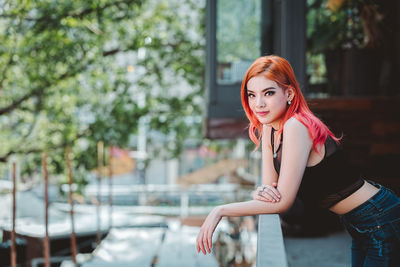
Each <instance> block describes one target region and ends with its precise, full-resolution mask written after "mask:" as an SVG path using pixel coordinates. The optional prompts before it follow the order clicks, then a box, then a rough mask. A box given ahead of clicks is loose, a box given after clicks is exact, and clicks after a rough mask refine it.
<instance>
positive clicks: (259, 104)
mask: <svg viewBox="0 0 400 267" xmlns="http://www.w3.org/2000/svg"><path fill="white" fill-rule="evenodd" d="M256 107H258V108H262V107H265V102H264V99H263V98H262V97H261V96H258V97H257V99H256Z"/></svg>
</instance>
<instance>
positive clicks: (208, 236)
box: [196, 207, 222, 255]
mask: <svg viewBox="0 0 400 267" xmlns="http://www.w3.org/2000/svg"><path fill="white" fill-rule="evenodd" d="M221 218H222V216H221V212H220V207H215V208H214V209H213V210H212V211H211V212H210V214H208V216H207V218H206V220H205V221H204V223H203V225H202V226H201V228H200V232H199V234H198V235H197V239H196V243H197V252H200V250H201V251H202V252H203V254H204V255H205V254H206V253H207V252H208V253H211V248H212V236H213V233H214V231H215V228H216V227H217V225H218V223H219V222H220V221H221Z"/></svg>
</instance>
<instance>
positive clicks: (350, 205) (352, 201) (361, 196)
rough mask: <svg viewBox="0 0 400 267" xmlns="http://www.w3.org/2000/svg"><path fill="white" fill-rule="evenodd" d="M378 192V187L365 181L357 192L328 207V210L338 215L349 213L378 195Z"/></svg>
mask: <svg viewBox="0 0 400 267" xmlns="http://www.w3.org/2000/svg"><path fill="white" fill-rule="evenodd" d="M378 191H379V188H378V187H376V186H374V185H372V184H371V183H370V182H368V181H365V182H364V184H363V185H362V186H361V187H360V188H359V189H358V190H357V191H355V192H354V193H352V194H351V195H350V196H348V197H346V198H345V199H343V200H341V201H339V202H338V203H336V204H335V205H333V206H332V207H330V208H329V210H330V211H332V212H334V213H336V214H339V215H343V214H346V213H349V212H351V211H353V210H355V209H356V208H357V207H360V205H362V204H363V203H365V202H366V201H367V200H369V199H371V198H372V197H373V196H374V195H376V194H377V193H378Z"/></svg>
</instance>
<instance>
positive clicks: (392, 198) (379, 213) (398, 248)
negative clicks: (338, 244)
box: [341, 181, 400, 267]
mask: <svg viewBox="0 0 400 267" xmlns="http://www.w3.org/2000/svg"><path fill="white" fill-rule="evenodd" d="M368 182H369V183H372V184H373V185H375V186H376V187H377V188H379V191H378V192H377V193H376V194H375V195H374V196H373V197H371V198H370V199H369V200H367V201H366V202H364V203H363V204H361V205H360V206H358V207H357V208H355V209H354V210H352V211H350V212H348V213H346V214H344V215H342V216H341V218H342V221H343V224H344V226H345V227H346V229H347V231H348V232H349V233H350V235H351V237H352V239H353V240H352V246H351V266H352V267H374V266H380V267H383V266H385V267H399V266H400V198H399V197H398V196H396V195H395V194H394V193H393V192H392V191H391V190H390V189H388V188H385V187H383V186H381V185H379V184H375V183H373V182H371V181H368Z"/></svg>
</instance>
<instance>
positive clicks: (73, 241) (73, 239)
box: [65, 146, 76, 266]
mask: <svg viewBox="0 0 400 267" xmlns="http://www.w3.org/2000/svg"><path fill="white" fill-rule="evenodd" d="M69 155H70V148H69V146H67V148H66V150H65V158H66V160H67V169H68V178H69V179H68V183H69V205H70V207H71V208H70V215H71V257H72V261H73V262H74V264H75V266H76V236H75V223H74V200H73V197H72V194H73V192H72V182H73V181H72V180H73V178H72V168H71V160H70V158H69Z"/></svg>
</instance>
